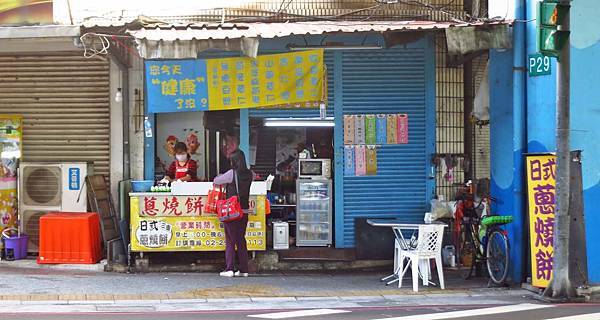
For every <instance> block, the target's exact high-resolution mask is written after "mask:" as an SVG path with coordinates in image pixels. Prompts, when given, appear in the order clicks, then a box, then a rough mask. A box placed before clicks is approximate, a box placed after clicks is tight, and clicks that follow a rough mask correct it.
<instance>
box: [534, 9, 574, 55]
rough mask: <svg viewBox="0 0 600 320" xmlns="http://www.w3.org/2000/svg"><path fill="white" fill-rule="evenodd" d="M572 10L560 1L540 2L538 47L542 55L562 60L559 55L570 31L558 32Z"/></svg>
mask: <svg viewBox="0 0 600 320" xmlns="http://www.w3.org/2000/svg"><path fill="white" fill-rule="evenodd" d="M570 8H571V6H570V5H568V4H564V3H563V2H562V1H559V0H544V1H541V2H538V8H537V9H538V16H537V29H538V34H537V37H538V39H537V45H538V51H539V52H541V53H542V54H544V55H546V56H551V57H557V58H560V57H559V53H560V50H561V49H562V48H563V46H564V45H565V43H566V42H567V39H568V38H569V31H562V30H558V26H560V25H561V24H562V23H563V21H564V19H565V17H566V16H567V15H568V14H569V9H570Z"/></svg>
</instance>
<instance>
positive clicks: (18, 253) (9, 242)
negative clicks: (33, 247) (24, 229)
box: [2, 228, 29, 260]
mask: <svg viewBox="0 0 600 320" xmlns="http://www.w3.org/2000/svg"><path fill="white" fill-rule="evenodd" d="M11 232H13V233H14V234H17V229H14V228H10V229H5V230H4V231H2V238H3V239H4V250H5V251H4V254H5V256H6V258H7V260H12V259H13V258H14V260H20V259H25V258H27V242H28V241H29V237H28V236H27V235H26V234H21V235H20V236H19V235H16V236H12V235H11V234H10V233H11Z"/></svg>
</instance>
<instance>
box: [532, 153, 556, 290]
mask: <svg viewBox="0 0 600 320" xmlns="http://www.w3.org/2000/svg"><path fill="white" fill-rule="evenodd" d="M526 159H527V160H526V165H527V197H528V200H529V205H528V209H529V235H530V248H531V284H532V285H533V286H536V287H541V288H545V287H547V286H548V284H549V283H550V279H551V278H552V269H553V262H554V245H553V244H554V243H553V240H554V215H555V208H556V201H555V199H556V174H555V172H556V170H555V169H556V156H555V155H550V154H546V155H528V156H527V158H526Z"/></svg>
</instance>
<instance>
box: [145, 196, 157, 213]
mask: <svg viewBox="0 0 600 320" xmlns="http://www.w3.org/2000/svg"><path fill="white" fill-rule="evenodd" d="M157 213H158V209H157V208H156V198H155V197H144V208H143V209H142V215H147V216H155V215H156V214H157Z"/></svg>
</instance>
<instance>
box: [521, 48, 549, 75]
mask: <svg viewBox="0 0 600 320" xmlns="http://www.w3.org/2000/svg"><path fill="white" fill-rule="evenodd" d="M527 60H528V70H529V76H530V77H537V76H545V75H549V74H550V73H551V67H550V66H551V64H550V57H547V56H545V55H543V54H540V53H536V54H530V55H529V59H527Z"/></svg>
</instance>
